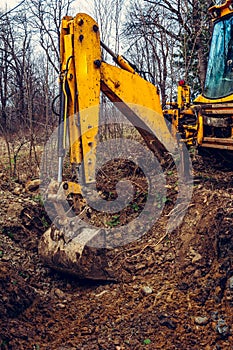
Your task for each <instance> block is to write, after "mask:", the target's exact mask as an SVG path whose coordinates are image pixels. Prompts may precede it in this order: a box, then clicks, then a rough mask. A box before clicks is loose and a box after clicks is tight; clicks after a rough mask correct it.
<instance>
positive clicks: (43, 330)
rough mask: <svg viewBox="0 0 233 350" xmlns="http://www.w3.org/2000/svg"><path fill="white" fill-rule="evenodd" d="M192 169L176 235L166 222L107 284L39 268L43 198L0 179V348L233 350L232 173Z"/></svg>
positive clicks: (205, 165)
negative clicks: (190, 193)
mask: <svg viewBox="0 0 233 350" xmlns="http://www.w3.org/2000/svg"><path fill="white" fill-rule="evenodd" d="M193 166H194V193H193V197H192V200H191V203H190V204H189V206H188V209H187V213H186V215H185V218H184V220H183V222H182V224H181V225H180V227H179V228H177V229H176V230H175V231H173V232H172V233H171V234H168V235H166V221H167V217H166V215H162V216H161V217H160V219H159V220H158V222H157V223H156V224H155V225H154V226H153V227H152V229H150V230H149V231H148V232H147V233H146V234H145V235H144V236H143V237H142V238H141V240H140V241H138V242H134V243H132V244H130V245H127V247H125V248H124V249H119V252H118V254H115V256H114V259H115V263H116V264H117V265H118V266H119V268H120V269H122V272H123V273H122V275H123V278H122V280H121V281H109V282H103V281H88V280H80V279H78V278H77V277H73V276H69V275H65V274H62V273H58V272H55V271H53V270H51V269H49V268H48V267H46V266H43V264H42V263H41V261H40V259H39V257H38V252H37V247H38V242H39V239H40V237H41V235H42V234H43V232H44V231H45V230H46V229H47V227H48V226H49V225H50V221H49V218H48V217H47V215H46V213H45V211H44V209H43V205H42V204H41V203H40V196H39V194H38V193H37V192H27V191H25V188H24V185H23V184H19V183H16V182H15V183H14V182H11V184H9V183H8V182H7V177H6V175H5V174H4V172H2V173H1V174H0V192H1V204H0V229H1V236H0V322H1V327H0V347H1V349H2V350H8V349H12V350H16V349H17V350H18V349H19V350H20V349H23V350H24V349H25V350H29V349H31V350H34V349H36V350H42V349H43V350H59V349H60V350H61V349H64V350H65V349H66V350H75V349H78V350H82V349H88V350H92V349H96V350H97V349H98V350H100V349H106V350H126V349H153V350H157V349H164V350H165V349H166V350H173V349H177V350H178V349H179V350H180V349H181V350H191V349H192V350H201V349H206V350H230V349H233V327H232V324H233V265H232V262H233V220H232V219H233V177H232V175H233V172H232V168H230V167H229V166H226V165H225V161H224V159H222V160H220V161H219V160H218V161H216V160H215V159H214V158H212V156H211V159H208V158H205V157H204V158H202V157H200V156H198V155H197V156H196V157H195V158H194V160H193ZM170 176H172V174H171V173H170ZM168 205H169V203H168ZM113 224H114V223H113Z"/></svg>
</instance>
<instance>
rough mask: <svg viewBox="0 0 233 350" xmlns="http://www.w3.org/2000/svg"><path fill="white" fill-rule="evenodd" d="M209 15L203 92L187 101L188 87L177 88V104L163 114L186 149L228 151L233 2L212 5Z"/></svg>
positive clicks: (232, 117)
mask: <svg viewBox="0 0 233 350" xmlns="http://www.w3.org/2000/svg"><path fill="white" fill-rule="evenodd" d="M209 12H210V13H211V15H212V19H213V24H214V26H213V33H212V40H211V45H210V50H209V60H208V66H207V71H206V77H205V84H204V89H203V92H202V94H201V95H199V96H198V97H197V98H196V99H195V100H194V101H191V98H190V92H189V87H188V86H187V85H186V84H182V86H178V98H177V101H178V102H177V103H171V108H170V109H168V110H165V111H164V113H165V115H168V116H170V119H171V120H172V125H173V130H174V133H176V132H179V133H180V135H181V137H182V140H183V142H185V143H186V144H187V145H188V146H195V147H197V148H198V149H199V150H203V149H210V150H214V151H215V150H227V151H232V150H233V1H232V0H227V1H226V2H224V3H223V4H221V5H215V6H212V7H211V8H210V9H209ZM187 91H188V95H189V96H188V98H187ZM179 101H181V103H179Z"/></svg>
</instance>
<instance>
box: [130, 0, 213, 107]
mask: <svg viewBox="0 0 233 350" xmlns="http://www.w3.org/2000/svg"><path fill="white" fill-rule="evenodd" d="M209 4H210V2H206V1H196V0H192V1H190V0H173V1H171V0H165V1H161V0H145V1H139V2H138V1H137V2H135V1H131V6H130V10H129V11H128V14H127V18H126V25H125V35H126V38H127V40H129V39H130V40H131V43H130V44H129V52H130V54H131V55H132V54H133V51H134V48H136V47H138V42H140V46H141V47H142V49H143V54H144V59H143V60H142V61H141V62H140V65H141V66H142V67H144V68H143V69H144V70H148V62H149V63H150V64H149V66H150V67H153V68H152V70H153V73H152V74H153V76H154V78H155V81H156V84H157V85H158V86H159V87H160V90H161V94H162V101H163V102H164V101H165V99H166V95H167V92H168V91H170V92H169V94H170V95H172V94H173V93H172V91H173V88H174V83H175V82H176V81H177V80H179V79H180V75H182V77H183V78H184V79H186V81H187V82H188V83H189V84H190V85H191V86H192V88H193V89H194V90H197V89H198V88H199V92H200V86H201V87H202V86H203V82H204V76H205V70H206V64H207V52H208V44H209V38H210V32H211V25H209V23H210V21H209V17H208V11H207V8H208V5H209ZM156 72H157V73H156Z"/></svg>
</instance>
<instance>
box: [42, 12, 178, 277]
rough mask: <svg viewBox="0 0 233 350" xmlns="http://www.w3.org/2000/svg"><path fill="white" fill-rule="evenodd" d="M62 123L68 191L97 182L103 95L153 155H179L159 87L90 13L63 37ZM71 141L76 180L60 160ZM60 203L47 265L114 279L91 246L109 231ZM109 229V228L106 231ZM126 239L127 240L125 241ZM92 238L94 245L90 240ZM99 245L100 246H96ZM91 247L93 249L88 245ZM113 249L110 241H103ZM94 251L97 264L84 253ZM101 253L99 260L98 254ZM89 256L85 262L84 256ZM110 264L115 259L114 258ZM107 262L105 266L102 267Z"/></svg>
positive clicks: (69, 21) (46, 245)
mask: <svg viewBox="0 0 233 350" xmlns="http://www.w3.org/2000/svg"><path fill="white" fill-rule="evenodd" d="M60 38H61V39H60V40H61V42H60V56H61V74H60V91H61V107H60V123H59V131H58V139H59V140H58V157H59V164H58V176H57V180H58V183H59V185H60V188H62V190H63V191H64V193H65V195H66V196H68V195H70V194H72V195H77V196H78V195H83V192H82V191H83V190H82V187H83V186H89V185H91V184H93V183H95V176H96V149H97V144H98V141H97V140H98V131H99V123H100V120H99V118H100V117H99V116H100V98H101V93H103V94H104V95H106V96H107V97H108V99H109V100H110V101H111V102H113V103H115V105H116V107H117V108H118V109H119V110H120V112H122V113H123V114H124V116H125V117H126V118H127V119H128V121H129V122H130V123H131V124H132V125H133V126H134V127H135V128H136V129H137V130H138V131H139V133H140V134H141V135H142V137H143V139H144V141H145V142H146V145H147V147H148V149H149V150H151V151H152V152H153V153H158V152H159V153H160V155H161V154H164V152H165V151H166V152H169V153H170V154H175V153H176V151H177V148H178V145H177V142H176V138H174V137H173V136H172V134H171V133H170V131H169V129H168V126H167V124H166V121H165V119H164V116H163V111H162V108H161V103H160V96H159V93H158V89H157V87H155V86H154V85H153V84H151V83H150V82H148V81H146V80H145V79H143V78H142V77H141V76H140V75H139V74H138V73H137V72H136V71H135V69H134V67H133V66H131V65H130V64H129V62H127V61H126V60H125V59H124V58H123V57H121V56H119V55H115V54H114V53H113V52H112V51H111V50H110V49H108V48H107V47H106V46H105V45H104V44H103V43H101V42H100V33H99V27H98V24H97V23H96V22H95V21H94V20H93V19H92V18H91V17H90V16H88V15H87V14H83V13H81V14H77V16H76V17H74V18H72V17H69V16H66V17H65V18H64V19H63V21H62V26H61V36H60ZM101 46H102V47H103V49H105V50H107V52H108V53H110V55H112V56H113V58H114V61H115V63H116V64H117V66H114V65H110V64H109V63H107V62H105V61H104V60H103V59H102V52H101ZM67 135H68V139H69V154H70V163H71V164H72V166H73V168H75V169H80V165H81V164H82V167H81V171H79V170H78V181H76V182H70V181H62V173H63V170H62V164H63V159H64V157H65V153H66V144H67ZM58 202H59V201H56V205H55V207H56V210H57V212H58V214H59V212H60V213H62V214H60V218H59V220H55V221H54V222H58V221H59V225H56V224H55V223H54V225H53V226H52V228H50V229H49V230H48V231H47V232H46V233H45V234H44V235H43V237H42V239H41V242H40V245H39V253H40V256H41V258H42V260H43V261H44V262H45V263H46V264H48V265H49V266H51V267H53V268H55V269H60V270H62V271H66V272H70V273H73V274H76V275H78V276H80V277H86V278H94V279H109V278H110V279H111V278H113V277H112V276H115V275H116V274H115V271H114V267H113V266H112V267H111V269H110V268H109V264H107V263H106V256H105V255H104V254H103V260H101V259H100V256H102V255H101V254H102V253H103V250H102V252H101V253H100V252H99V250H98V249H99V248H98V249H97V250H98V252H97V251H96V250H95V249H94V247H93V240H95V239H97V238H96V237H97V236H98V237H99V238H98V240H102V239H103V237H106V230H102V229H94V228H93V227H92V228H90V227H87V225H86V226H85V223H84V222H82V220H80V219H79V218H74V216H72V218H67V217H66V214H65V212H64V211H63V209H60V207H59V206H60V204H59V203H58ZM74 227H75V228H74ZM110 234H111V232H109V231H108V233H107V235H108V237H109V235H110ZM126 240H127V239H126ZM90 242H92V244H90ZM97 245H98V244H97ZM90 246H91V248H90ZM105 247H106V248H109V244H107V243H105ZM88 254H89V256H90V255H91V254H92V255H93V256H94V257H93V259H92V260H91V259H89V260H88V261H93V264H89V265H88V264H87V263H86V261H87V259H86V256H87V255H88ZM95 255H97V256H98V259H96V258H95ZM85 259H86V260H85ZM110 265H111V262H110ZM104 266H105V267H104Z"/></svg>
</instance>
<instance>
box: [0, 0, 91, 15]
mask: <svg viewBox="0 0 233 350" xmlns="http://www.w3.org/2000/svg"><path fill="white" fill-rule="evenodd" d="M20 2H22V0H0V7H1V8H3V9H4V10H5V9H7V10H8V11H9V10H10V9H12V8H13V7H15V6H16V5H18V4H19V3H20ZM90 2H91V1H90V0H89V1H88V0H75V2H74V3H73V4H72V7H73V9H74V10H73V11H72V12H73V13H70V15H71V16H74V15H75V14H76V13H77V12H85V13H89V14H90ZM88 5H89V6H88Z"/></svg>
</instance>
